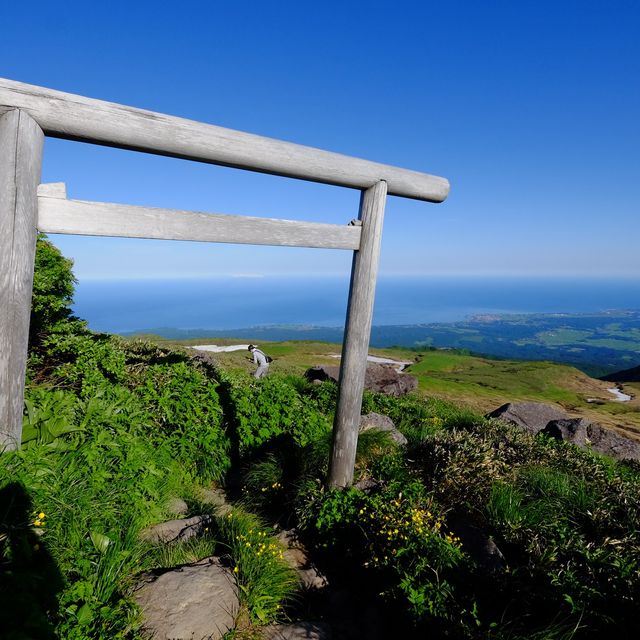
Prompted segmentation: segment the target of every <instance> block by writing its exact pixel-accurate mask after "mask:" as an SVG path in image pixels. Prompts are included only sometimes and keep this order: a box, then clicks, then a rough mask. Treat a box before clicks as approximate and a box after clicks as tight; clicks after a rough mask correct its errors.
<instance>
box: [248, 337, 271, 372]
mask: <svg viewBox="0 0 640 640" xmlns="http://www.w3.org/2000/svg"><path fill="white" fill-rule="evenodd" d="M249 351H251V353H252V354H253V363H254V364H257V365H258V368H257V369H256V371H255V373H254V374H253V377H254V378H262V376H266V375H267V372H268V371H269V359H268V358H267V356H266V355H265V354H264V353H263V352H262V351H260V349H258V348H257V347H256V346H255V345H253V344H250V345H249Z"/></svg>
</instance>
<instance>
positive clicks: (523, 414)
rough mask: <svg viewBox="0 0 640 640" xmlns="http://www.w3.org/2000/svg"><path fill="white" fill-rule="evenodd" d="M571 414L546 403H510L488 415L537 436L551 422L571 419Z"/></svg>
mask: <svg viewBox="0 0 640 640" xmlns="http://www.w3.org/2000/svg"><path fill="white" fill-rule="evenodd" d="M570 417H571V416H569V414H567V413H565V412H564V411H561V410H560V409H558V408H557V407H554V406H552V405H549V404H545V403H544V402H508V403H507V404H503V405H502V406H501V407H498V408H497V409H496V410H495V411H492V412H491V413H488V414H487V418H498V419H499V420H504V421H505V422H509V423H511V424H515V425H516V426H518V427H521V428H522V429H524V430H525V431H528V432H529V433H531V434H533V435H535V434H536V433H538V432H539V431H542V430H543V429H544V428H545V427H546V426H547V424H549V422H550V421H551V420H564V419H566V418H570Z"/></svg>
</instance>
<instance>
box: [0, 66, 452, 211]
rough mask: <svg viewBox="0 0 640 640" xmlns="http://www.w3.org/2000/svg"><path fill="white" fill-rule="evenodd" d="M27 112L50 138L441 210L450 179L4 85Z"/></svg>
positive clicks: (5, 104)
mask: <svg viewBox="0 0 640 640" xmlns="http://www.w3.org/2000/svg"><path fill="white" fill-rule="evenodd" d="M11 108H20V109H23V110H25V111H27V112H28V113H29V114H30V115H31V116H32V117H33V118H34V119H35V120H36V121H37V122H38V124H39V125H40V126H41V127H42V129H44V131H45V133H46V134H47V135H50V136H55V137H59V138H66V139H70V140H81V141H84V142H93V143H96V144H103V145H108V146H114V147H120V148H123V149H133V150H137V151H145V152H149V153H156V154H160V155H167V156H174V157H177V158H185V159H189V160H196V161H199V162H208V163H212V164H220V165H224V166H229V167H236V168H240V169H249V170H252V171H259V172H262V173H271V174H276V175H281V176H288V177H290V178H300V179H303V180H311V181H314V182H322V183H326V184H334V185H340V186H344V187H353V188H357V189H367V188H369V187H371V186H372V185H374V184H375V183H377V182H378V181H380V180H384V181H385V182H386V183H387V185H388V193H389V194H391V195H396V196H403V197H406V198H414V199H417V200H426V201H430V202H442V201H443V200H444V199H445V198H446V197H447V195H448V193H449V182H448V181H447V180H446V179H445V178H441V177H438V176H432V175H429V174H426V173H420V172H418V171H411V170H408V169H401V168H398V167H393V166H390V165H385V164H379V163H377V162H371V161H368V160H363V159H360V158H353V157H350V156H345V155H342V154H338V153H333V152H330V151H323V150H320V149H315V148H313V147H306V146H302V145H298V144H294V143H291V142H285V141H282V140H276V139H273V138H265V137H263V136H258V135H254V134H250V133H244V132H241V131H235V130H233V129H225V128H223V127H217V126H214V125H210V124H204V123H200V122H195V121H192V120H186V119H184V118H177V117H174V116H167V115H164V114H160V113H154V112H152V111H145V110H142V109H135V108H133V107H127V106H123V105H120V104H115V103H110V102H104V101H102V100H94V99H91V98H85V97H83V96H77V95H73V94H69V93H64V92H61V91H54V90H52V89H45V88H43V87H37V86H34V85H29V84H24V83H21V82H15V81H13V80H6V79H2V78H0V112H1V111H2V110H7V109H11Z"/></svg>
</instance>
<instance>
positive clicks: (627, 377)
mask: <svg viewBox="0 0 640 640" xmlns="http://www.w3.org/2000/svg"><path fill="white" fill-rule="evenodd" d="M601 380H608V381H609V382H640V367H632V368H631V369H625V370H624V371H616V372H615V373H610V374H609V375H607V376H602V378H601Z"/></svg>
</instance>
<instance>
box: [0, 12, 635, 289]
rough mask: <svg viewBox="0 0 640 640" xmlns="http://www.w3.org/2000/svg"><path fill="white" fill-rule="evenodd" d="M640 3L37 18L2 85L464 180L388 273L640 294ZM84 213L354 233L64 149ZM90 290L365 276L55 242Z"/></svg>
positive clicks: (4, 63) (400, 248)
mask: <svg viewBox="0 0 640 640" xmlns="http://www.w3.org/2000/svg"><path fill="white" fill-rule="evenodd" d="M639 34H640V2H638V1H637V0H608V1H600V0H597V1H594V0H576V1H564V0H555V1H548V0H538V1H535V2H528V1H517V0H497V1H492V0H485V1H478V0H449V1H442V0H441V1H440V2H428V1H422V2H418V1H416V2H406V1H403V0H396V1H395V2H385V3H378V2H373V1H367V2H346V1H345V0H343V1H342V2H333V1H324V2H300V1H298V2H288V1H280V2H269V1H262V2H252V1H247V2H241V3H240V2H235V3H234V2H216V1H208V2H204V1H203V2H189V1H185V2H182V3H178V2H171V3H169V2H167V3H163V2H153V3H152V2H144V1H143V2H119V1H110V2H86V1H84V2H82V3H80V2H64V3H63V2H60V3H52V2H31V3H17V2H12V3H7V5H6V6H4V7H3V9H2V27H1V37H0V76H3V77H7V78H11V79H14V80H19V81H22V82H27V83H31V84H38V85H43V86H46V87H50V88H54V89H59V90H62V91H68V92H71V93H78V94H83V95H87V96H90V97H95V98H101V99H105V100H109V101H113V102H120V103H123V104H128V105H132V106H137V107H142V108H146V109H151V110H154V111H160V112H164V113H168V114H174V115H179V116H183V117H187V118H192V119H196V120H201V121H205V122H211V123H214V124H218V125H222V126H226V127H230V128H234V129H240V130H244V131H250V132H254V133H258V134H263V135H267V136H272V137H276V138H282V139H285V140H291V141H294V142H299V143H302V144H307V145H312V146H317V147H321V148H325V149H330V150H333V151H338V152H341V153H345V154H349V155H355V156H360V157H365V158H369V159H372V160H377V161H381V162H385V163H389V164H396V165H399V166H404V167H408V168H411V169H416V170H420V171H425V172H428V173H434V174H437V175H442V176H445V177H447V178H448V179H449V180H450V182H451V187H452V189H451V195H450V197H449V199H448V200H447V201H446V202H445V203H443V204H439V205H434V204H428V203H422V202H414V201H410V200H404V199H400V198H390V199H389V202H388V206H387V215H386V220H385V230H384V238H383V255H382V263H381V273H382V274H386V275H392V274H428V275H432V274H469V275H472V274H477V275H485V274H501V275H520V274H523V275H554V276H555V275H557V276H565V275H576V274H577V275H585V276H609V275H616V276H633V277H636V278H638V277H640V251H639V246H640V215H639V213H640V35H639ZM53 181H64V182H66V183H67V189H68V194H69V197H71V198H76V199H86V200H102V201H110V202H126V203H131V204H146V205H151V206H161V207H175V208H182V209H191V210H199V211H212V212H220V213H238V214H245V215H258V216H268V217H282V218H288V219H307V220H317V221H327V222H337V223H346V222H347V221H348V220H350V219H351V218H353V217H354V216H355V214H356V212H357V205H358V195H359V194H358V193H357V192H356V191H353V190H348V189H341V188H337V187H328V186H324V185H315V184H311V183H305V182H300V181H294V180H289V179H283V178H277V177H273V176H263V175H259V174H254V173H248V172H241V171H234V170H231V169H224V168H218V167H213V166H209V165H200V164H196V163H188V162H184V161H179V160H174V159H167V158H158V157H154V156H148V155H143V154H134V153H130V152H124V151H118V150H113V149H106V148H101V147H94V146H90V145H82V144H77V143H71V142H65V141H57V140H48V141H47V143H46V147H45V163H44V168H43V182H53ZM54 239H55V242H56V243H57V244H58V246H59V247H60V248H61V249H62V250H63V251H64V253H65V254H66V255H68V256H69V257H72V258H73V259H74V260H75V263H76V273H77V275H78V276H79V277H80V278H81V279H85V278H93V277H107V276H116V277H140V276H144V277H146V276H153V277H166V276H171V277H183V276H192V275H212V274H216V275H242V274H245V275H247V274H281V273H287V274H290V273H296V274H309V273H314V274H325V273H326V274H333V273H346V272H347V271H348V268H349V264H350V255H349V254H348V253H347V252H338V251H320V250H305V249H288V248H266V247H251V246H233V245H206V244H199V243H174V242H160V241H157V242H156V241H140V240H124V239H105V238H79V237H70V236H66V237H65V236H55V238H54Z"/></svg>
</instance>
